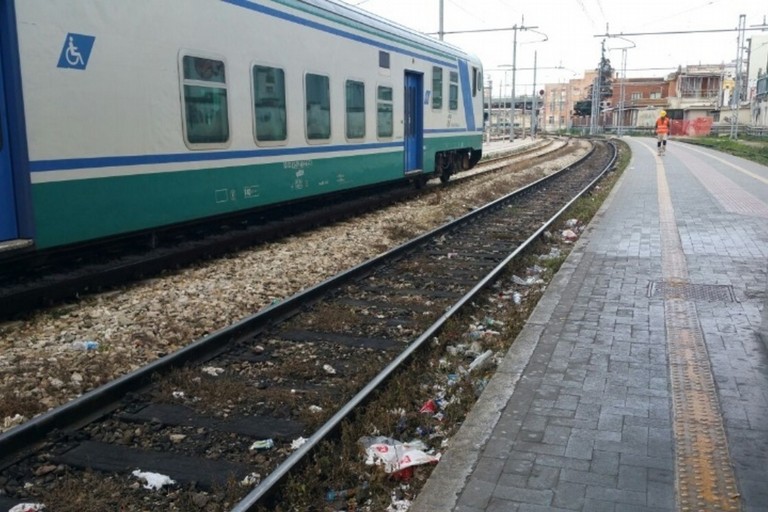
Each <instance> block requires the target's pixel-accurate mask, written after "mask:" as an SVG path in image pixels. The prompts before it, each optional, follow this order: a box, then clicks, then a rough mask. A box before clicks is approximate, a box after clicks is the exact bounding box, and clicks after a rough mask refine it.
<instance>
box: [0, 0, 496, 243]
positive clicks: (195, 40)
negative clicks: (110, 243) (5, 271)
mask: <svg viewBox="0 0 768 512" xmlns="http://www.w3.org/2000/svg"><path fill="white" fill-rule="evenodd" d="M482 141H483V67H482V63H481V62H480V60H479V59H478V58H477V57H476V56H474V55H472V54H470V53H467V52H465V51H463V50H461V49H460V48H457V47H455V46H453V45H450V44H448V43H445V42H443V41H439V40H437V39H435V38H433V37H431V36H428V35H425V34H421V33H418V32H416V31H413V30H410V29H408V28H406V27H403V26H401V25H398V24H395V23H393V22H391V21H388V20H386V19H383V18H381V17H377V16H374V15H372V14H370V13H367V12H366V11H364V10H362V9H360V8H356V7H353V6H350V5H347V4H345V3H342V2H340V1H337V0H271V1H270V0H217V1H214V0H164V1H162V2H157V1H153V0H132V1H130V2H119V1H105V0H77V1H75V2H64V1H56V2H51V1H50V0H0V252H2V251H5V252H8V251H13V252H17V253H18V252H19V251H46V250H52V249H56V248H62V247H72V246H78V245H80V244H83V243H91V242H93V241H97V240H104V239H109V238H111V237H120V236H126V235H129V234H131V233H141V232H146V231H151V230H153V229H158V228H161V227H165V226H172V225H183V224H185V223H189V222H196V221H202V220H205V219H211V218H217V217H221V216H227V215H233V214H236V213H238V212H242V211H245V210H253V209H259V208H266V207H270V206H272V205H278V204H289V203H291V202H294V201H301V200H306V199H308V198H316V197H318V196H328V197H332V195H333V194H338V193H340V192H344V191H355V190H362V189H364V188H365V187H370V186H374V185H377V184H381V183H387V182H397V181H398V180H406V181H413V182H416V183H423V182H424V181H425V180H427V179H430V178H435V177H439V178H441V179H442V180H443V181H446V180H447V179H449V177H450V175H451V174H452V173H454V172H457V171H460V170H464V169H468V168H471V167H472V166H473V165H475V164H476V163H477V162H478V161H479V160H480V158H481V156H482Z"/></svg>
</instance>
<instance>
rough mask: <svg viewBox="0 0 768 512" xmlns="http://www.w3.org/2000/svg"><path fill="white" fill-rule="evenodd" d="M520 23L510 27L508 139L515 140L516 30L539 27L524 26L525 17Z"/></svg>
mask: <svg viewBox="0 0 768 512" xmlns="http://www.w3.org/2000/svg"><path fill="white" fill-rule="evenodd" d="M521 23H522V24H521V25H520V26H517V24H515V26H514V27H512V30H514V35H513V36H512V104H511V105H510V114H509V141H510V142H512V141H514V140H515V71H516V69H517V31H518V30H533V29H536V28H539V27H526V26H525V18H522V21H521Z"/></svg>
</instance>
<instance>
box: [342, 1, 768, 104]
mask: <svg viewBox="0 0 768 512" xmlns="http://www.w3.org/2000/svg"><path fill="white" fill-rule="evenodd" d="M343 1H345V2H346V3H348V4H351V5H356V6H358V7H359V8H361V9H365V10H367V11H369V12H372V13H374V14H376V15H379V16H383V17H385V18H387V19H390V20H392V21H395V22H397V23H400V24H402V25H405V26H407V27H409V28H412V29H414V30H418V31H420V32H425V33H437V31H438V28H439V5H440V2H439V0H343ZM741 14H744V15H746V23H745V26H746V28H747V29H751V30H747V31H746V32H745V35H746V38H745V47H746V46H747V45H748V41H746V39H748V38H749V37H751V36H761V37H762V38H763V39H765V36H768V27H766V31H763V32H761V31H757V30H754V29H755V28H756V26H762V25H763V24H764V23H766V22H768V1H766V0H663V1H661V0H643V1H638V0H527V1H521V0H444V22H443V25H444V26H443V30H444V31H445V32H446V33H447V34H446V35H445V37H444V39H445V41H446V42H449V43H452V44H455V45H457V46H459V47H461V48H463V49H464V50H466V51H468V52H470V53H474V54H475V55H477V56H478V57H480V59H481V60H482V61H483V65H484V67H485V68H486V77H487V78H490V79H491V80H493V87H494V91H498V90H500V89H499V88H500V87H501V83H502V82H504V83H505V84H507V85H506V89H505V90H507V91H509V90H511V87H510V85H509V84H511V81H512V79H511V75H512V73H511V71H509V68H508V67H506V66H510V65H511V64H512V60H513V58H512V56H513V51H512V47H513V31H511V30H509V31H502V32H479V33H466V34H450V32H452V31H467V30H488V29H497V28H510V27H513V26H515V25H517V26H520V25H524V26H528V27H536V28H535V29H534V30H535V32H534V31H533V30H531V31H518V32H517V52H516V53H517V58H516V62H515V64H516V68H517V69H518V71H517V72H516V87H515V89H516V90H517V91H518V93H522V94H526V93H529V92H530V91H532V90H533V75H534V73H533V70H532V68H533V67H534V52H535V53H536V64H537V72H536V83H537V84H542V83H545V82H546V83H552V82H558V81H566V80H568V79H570V78H572V77H574V75H575V76H582V75H583V73H584V71H585V70H591V69H595V68H596V67H597V65H598V63H599V62H600V55H601V44H602V42H603V41H605V48H606V57H607V58H609V59H610V61H611V64H612V65H613V67H614V68H616V69H617V70H620V69H621V68H622V54H623V53H624V52H622V50H621V48H622V47H624V48H627V47H631V48H629V49H627V50H626V66H625V67H626V70H627V71H626V73H627V76H628V77H639V76H665V75H666V74H667V73H669V72H670V71H673V70H674V69H676V68H677V67H678V66H685V65H687V64H720V63H728V62H733V61H735V60H736V57H737V51H738V44H737V43H738V37H737V36H738V33H737V32H736V29H737V28H738V26H739V15H741ZM722 29H732V31H730V32H708V33H688V34H670V35H633V36H629V35H626V36H624V38H617V37H613V38H610V37H595V36H596V35H604V34H606V33H609V34H630V33H632V34H636V33H648V32H691V31H712V30H722ZM435 37H437V36H435ZM545 38H546V41H543V40H544V39H545ZM763 44H765V43H763ZM743 58H745V59H746V58H747V53H746V51H745V52H744V54H743ZM552 68H565V69H552ZM656 68H658V69H656ZM505 69H507V72H506V73H505V71H504V70H505Z"/></svg>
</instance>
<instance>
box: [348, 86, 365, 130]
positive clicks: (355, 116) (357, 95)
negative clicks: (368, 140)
mask: <svg viewBox="0 0 768 512" xmlns="http://www.w3.org/2000/svg"><path fill="white" fill-rule="evenodd" d="M363 137H365V84H364V83H363V82H357V81H355V80H347V138H348V139H362V138H363Z"/></svg>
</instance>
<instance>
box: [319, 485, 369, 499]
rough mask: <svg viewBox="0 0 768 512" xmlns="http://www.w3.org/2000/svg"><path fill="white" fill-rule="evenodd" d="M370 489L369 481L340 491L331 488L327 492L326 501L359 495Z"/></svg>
mask: <svg viewBox="0 0 768 512" xmlns="http://www.w3.org/2000/svg"><path fill="white" fill-rule="evenodd" d="M367 489H368V482H366V483H364V484H363V485H359V486H357V487H353V488H351V489H342V490H340V491H334V490H330V491H328V492H326V493H325V501H336V500H344V499H347V498H351V497H353V496H358V495H360V494H362V493H363V492H364V491H365V490H367Z"/></svg>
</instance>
